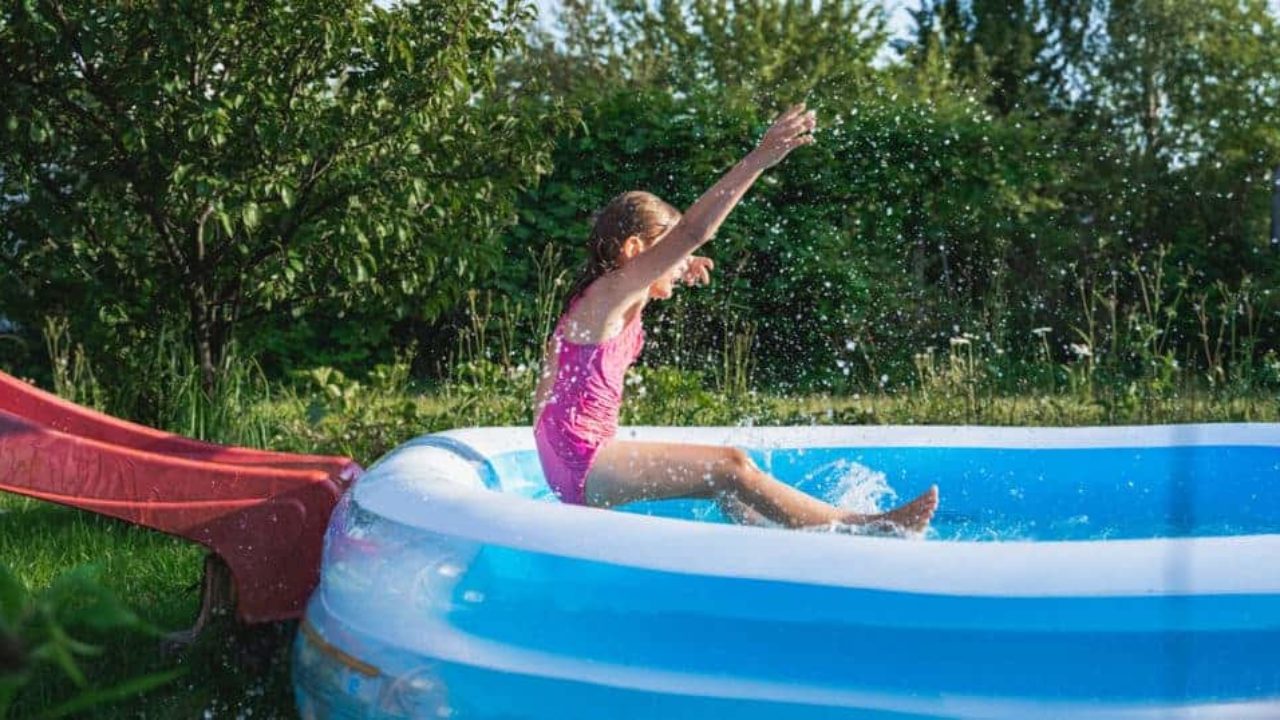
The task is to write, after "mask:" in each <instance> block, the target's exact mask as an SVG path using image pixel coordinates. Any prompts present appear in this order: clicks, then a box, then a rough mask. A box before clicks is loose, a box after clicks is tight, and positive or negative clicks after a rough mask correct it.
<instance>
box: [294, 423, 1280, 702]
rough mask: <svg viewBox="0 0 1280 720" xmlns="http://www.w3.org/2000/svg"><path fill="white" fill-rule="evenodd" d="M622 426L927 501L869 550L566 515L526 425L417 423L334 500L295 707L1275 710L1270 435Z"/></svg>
mask: <svg viewBox="0 0 1280 720" xmlns="http://www.w3.org/2000/svg"><path fill="white" fill-rule="evenodd" d="M622 432H623V435H624V436H626V437H628V438H631V439H638V440H678V441H683V442H702V443H716V444H728V445H735V446H738V447H741V448H743V449H745V450H747V451H748V452H749V453H750V454H751V455H752V457H753V458H754V459H755V461H756V462H757V464H759V465H760V466H761V467H763V468H764V469H766V470H768V471H770V472H772V473H773V474H774V475H775V476H777V477H779V478H781V479H783V480H786V481H788V482H792V483H794V484H796V485H797V486H799V487H801V488H802V489H804V490H806V491H807V492H810V493H813V494H815V495H819V496H824V497H826V498H828V499H832V500H833V501H838V502H842V503H844V504H846V505H850V506H851V507H852V506H858V505H863V506H866V505H868V504H869V503H874V502H875V501H877V500H881V501H883V500H886V499H887V498H885V497H884V496H885V495H886V494H887V493H890V492H896V494H897V495H898V496H899V497H910V496H912V495H914V494H915V493H917V492H919V491H921V490H923V489H925V488H926V487H927V486H928V485H929V484H930V483H937V484H938V486H939V488H940V490H941V496H942V504H941V509H940V512H939V515H938V517H937V518H936V520H935V525H934V528H933V529H932V530H930V531H929V533H928V535H927V536H926V537H925V538H923V539H896V538H882V537H868V536H853V535H845V534H838V533H831V532H802V531H792V530H782V529H775V528H760V527H741V526H736V525H731V524H728V523H725V522H722V521H721V520H720V517H719V515H718V514H717V512H716V511H715V509H714V507H713V506H712V505H711V504H710V503H703V502H695V501H687V502H684V501H682V502H668V503H648V504H641V505H637V506H634V507H631V508H628V510H629V512H616V511H606V510H596V509H589V508H581V507H571V506H566V505H562V504H560V503H558V502H555V501H554V500H553V499H550V498H549V496H548V492H547V489H546V487H545V485H544V483H543V481H542V475H541V471H540V469H539V465H538V460H537V456H536V454H535V452H534V450H533V438H532V436H531V433H530V431H529V429H528V428H495V429H476V430H461V431H452V432H447V433H441V434H437V435H428V436H425V437H422V438H419V439H417V440H414V441H412V442H409V443H407V444H405V445H403V446H401V447H400V448H397V449H396V450H395V451H393V452H391V453H390V454H388V455H387V456H386V457H385V458H383V459H382V460H381V461H379V462H378V463H377V464H376V465H375V466H374V467H373V468H371V469H370V470H369V472H368V473H366V474H365V476H364V477H363V478H361V479H360V480H359V482H358V483H357V484H356V485H355V487H354V488H353V489H352V490H351V491H350V492H349V493H348V494H347V495H346V497H345V498H344V499H343V501H342V502H341V504H340V505H339V507H338V510H337V511H336V512H335V513H334V516H333V520H332V522H331V524H330V527H329V533H328V537H327V540H326V546H325V554H324V566H323V576H322V580H321V584H320V587H319V589H318V590H317V591H316V593H315V594H314V595H313V597H312V599H311V603H310V606H309V608H308V611H307V616H306V619H305V620H304V622H303V623H302V625H301V630H300V632H299V633H298V640H297V643H296V646H295V651H294V678H295V685H296V691H297V698H298V704H299V709H300V710H301V712H302V715H303V717H304V718H378V719H381V718H483V719H486V720H488V719H490V718H493V719H496V718H547V719H552V718H554V719H556V720H567V719H570V718H583V719H586V718H592V719H595V718H611V719H616V718H661V719H662V720H675V719H676V718H709V717H719V716H723V717H730V718H735V719H745V718H770V719H787V720H790V719H796V718H849V717H857V718H864V717H865V718H921V717H931V718H932V717H945V718H952V717H957V718H958V717H964V718H1031V717H1045V718H1077V717H1091V718H1092V717H1106V718H1150V719H1154V718H1169V717H1176V718H1182V717H1196V718H1201V717H1203V718H1214V719H1215V720H1216V719H1219V718H1236V717H1240V718H1280V426H1278V425H1258V424H1250V425H1183V426H1158V427H1141V428H1138V427H1132V428H1077V429H1041V428H958V427H915V428H901V427H897V428H895V427H880V428H864V427H804V428H798V427H788V428H697V429H689V428H624V429H623V431H622ZM862 509H868V508H867V507H863V508H862Z"/></svg>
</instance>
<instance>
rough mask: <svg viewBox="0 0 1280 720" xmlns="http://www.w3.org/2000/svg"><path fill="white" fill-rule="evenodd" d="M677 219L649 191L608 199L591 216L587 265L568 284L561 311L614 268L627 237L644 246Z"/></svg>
mask: <svg viewBox="0 0 1280 720" xmlns="http://www.w3.org/2000/svg"><path fill="white" fill-rule="evenodd" d="M679 219H680V211H679V210H677V209H675V208H674V207H672V206H671V205H669V204H667V203H666V202H664V201H663V200H662V199H661V198H659V197H658V196H657V195H654V194H653V193H647V192H643V191H641V190H631V191H628V192H624V193H622V194H621V195H619V196H617V197H615V198H614V199H612V200H610V201H609V204H607V205H605V206H604V207H603V208H602V209H601V210H600V211H599V212H597V213H596V214H595V215H594V216H593V225H592V228H591V237H590V239H588V240H587V264H586V267H584V268H583V269H582V272H581V273H579V275H578V278H577V279H576V280H575V281H574V283H573V285H571V286H570V287H569V295H568V296H567V297H566V298H565V306H564V312H567V311H568V310H569V304H570V303H572V302H573V299H574V298H576V297H577V296H579V295H581V294H582V292H583V291H584V290H586V289H587V288H588V287H589V286H590V285H591V283H593V282H595V281H596V280H597V279H599V278H600V277H601V276H603V275H605V274H607V273H610V272H612V271H614V270H617V269H618V259H619V257H620V256H621V255H622V245H623V243H624V242H625V241H626V239H627V238H629V237H631V236H632V235H637V236H639V237H640V239H641V240H642V241H643V242H644V243H645V246H646V247H647V246H648V245H649V244H650V243H652V242H653V241H654V240H656V239H658V237H659V236H661V235H662V233H663V232H665V231H666V230H667V228H669V227H671V226H672V225H674V224H675V223H676V222H677V221H678V220H679ZM561 314H563V312H562V313H561Z"/></svg>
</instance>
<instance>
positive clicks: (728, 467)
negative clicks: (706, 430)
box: [721, 448, 756, 486]
mask: <svg viewBox="0 0 1280 720" xmlns="http://www.w3.org/2000/svg"><path fill="white" fill-rule="evenodd" d="M721 464H722V466H723V467H724V468H725V473H724V474H725V476H726V479H727V480H729V482H731V483H732V484H733V485H735V486H736V485H737V484H738V483H739V482H740V481H741V480H743V479H744V478H746V477H747V476H749V475H750V474H751V473H752V472H753V471H754V470H755V467H756V466H755V464H754V463H752V462H751V456H750V455H747V453H746V452H744V451H742V450H740V449H738V448H725V449H724V455H723V456H722V458H721Z"/></svg>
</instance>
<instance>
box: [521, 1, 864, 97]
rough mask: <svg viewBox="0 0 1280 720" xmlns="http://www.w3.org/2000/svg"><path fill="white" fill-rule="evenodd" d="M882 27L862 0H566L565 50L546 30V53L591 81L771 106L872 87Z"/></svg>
mask: <svg viewBox="0 0 1280 720" xmlns="http://www.w3.org/2000/svg"><path fill="white" fill-rule="evenodd" d="M886 24H887V21H886V19H885V16H884V12H883V10H882V9H881V8H880V6H879V5H878V4H876V3H873V2H867V1H865V0H834V1H832V2H822V3H813V2H810V1H809V0H731V1H727V0H656V1H653V0H601V1H600V2H596V1H595V0H565V3H564V6H563V9H562V11H561V13H560V15H559V29H560V33H559V34H560V36H561V39H560V40H559V45H560V47H558V48H557V47H555V45H556V43H555V42H554V41H552V40H551V39H550V38H548V37H546V36H544V37H543V38H542V45H543V53H542V54H543V55H544V56H552V57H559V58H560V59H561V60H562V63H563V62H564V61H565V60H568V59H573V60H576V61H577V62H576V64H575V63H573V62H568V63H565V64H567V65H568V66H569V68H570V69H572V68H576V69H577V71H578V72H580V73H582V74H583V76H584V78H586V79H589V80H597V81H598V80H602V79H614V80H625V81H629V82H632V83H635V84H637V85H641V86H653V87H662V88H665V89H667V90H668V91H672V92H681V93H690V92H702V91H707V90H709V89H719V90H728V91H745V92H747V93H748V94H749V95H750V97H751V98H752V99H753V100H754V101H755V102H756V103H757V104H764V105H769V106H774V105H780V104H784V103H786V102H789V101H792V100H797V99H802V98H803V97H805V96H806V95H807V94H809V93H811V92H834V91H842V90H847V89H849V88H851V87H856V86H860V85H865V84H867V81H868V80H869V79H871V77H872V76H874V74H875V73H874V70H873V67H872V64H873V62H874V60H875V57H876V54H877V53H878V52H879V51H880V49H881V48H882V47H883V46H884V43H885V41H886V39H887V37H888V35H887V30H886Z"/></svg>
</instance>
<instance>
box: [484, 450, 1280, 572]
mask: <svg viewBox="0 0 1280 720" xmlns="http://www.w3.org/2000/svg"><path fill="white" fill-rule="evenodd" d="M747 452H748V455H750V456H751V459H752V460H753V461H754V462H755V464H756V465H757V466H758V467H759V468H761V469H762V470H764V471H765V472H768V473H770V474H771V475H773V476H774V477H777V478H779V479H781V480H783V481H784V482H787V483H789V484H791V485H794V486H795V487H797V488H799V489H801V490H803V491H805V492H807V493H809V494H810V495H813V496H815V497H818V498H822V499H823V500H826V501H827V502H831V503H834V504H836V505H838V506H841V507H844V508H846V509H848V510H851V511H854V512H861V513H868V512H877V511H881V510H886V509H888V508H889V507H891V506H892V505H893V504H895V503H896V502H903V501H905V500H909V499H911V498H912V497H914V496H915V495H916V494H917V493H919V492H923V491H924V490H925V489H926V488H928V486H929V485H930V484H931V483H936V484H937V485H938V487H939V493H940V498H941V502H940V503H939V509H938V514H937V516H936V517H935V518H934V521H933V525H932V527H931V529H930V531H929V532H928V533H927V535H926V538H928V539H935V540H966V541H1002V540H1107V539H1110V540H1119V539H1126V538H1157V537H1166V538H1170V537H1193V536H1194V537H1208V536H1226V535H1250V534H1263V533H1280V480H1278V479H1280V452H1278V451H1277V450H1276V449H1275V448H1271V447H1251V446H1199V447H1157V448H1151V447H1146V448H1141V447H1140V448H1088V449H1086V448H1077V449H1026V448H939V447H892V448H856V449H854V448H839V447H834V448H804V449H796V450H759V449H747ZM492 463H493V467H494V472H495V475H496V476H497V477H498V478H499V479H500V482H501V484H502V489H503V490H504V491H507V492H515V493H517V494H521V495H524V496H525V497H531V498H536V499H540V500H546V501H550V502H555V501H556V498H555V496H554V495H553V494H552V493H551V491H550V489H549V488H548V487H547V485H546V482H545V481H544V480H543V478H542V473H541V469H540V467H539V465H538V458H537V453H536V452H534V451H529V450H525V451H518V452H511V453H504V454H502V455H499V456H497V457H495V458H493V459H492ZM619 509H621V510H624V511H626V512H632V513H639V514H643V515H652V516H659V517H669V518H680V519H686V520H700V521H705V522H729V520H727V519H726V518H725V517H724V516H723V515H722V514H721V513H720V511H719V508H718V507H717V505H716V504H715V503H714V502H712V501H710V500H664V501H657V502H641V503H633V504H631V505H627V506H624V507H622V508H619ZM1278 565H1280V561H1278ZM1278 572H1280V569H1278Z"/></svg>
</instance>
